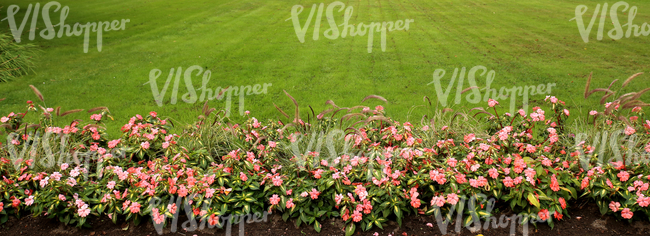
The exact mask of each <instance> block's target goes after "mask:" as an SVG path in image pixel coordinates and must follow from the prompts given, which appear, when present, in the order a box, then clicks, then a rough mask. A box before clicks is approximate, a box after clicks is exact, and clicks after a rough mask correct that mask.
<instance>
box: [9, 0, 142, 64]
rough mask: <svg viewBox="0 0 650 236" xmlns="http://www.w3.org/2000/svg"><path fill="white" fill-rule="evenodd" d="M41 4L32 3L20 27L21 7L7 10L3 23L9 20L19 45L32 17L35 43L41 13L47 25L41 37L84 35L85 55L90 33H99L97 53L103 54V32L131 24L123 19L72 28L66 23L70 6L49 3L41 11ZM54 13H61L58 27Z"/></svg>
mask: <svg viewBox="0 0 650 236" xmlns="http://www.w3.org/2000/svg"><path fill="white" fill-rule="evenodd" d="M40 6H41V4H40V3H36V4H34V5H32V4H31V3H30V4H29V5H28V6H27V12H26V13H25V16H24V17H23V20H22V22H20V26H18V25H17V24H16V19H15V17H16V14H17V13H18V12H19V11H20V7H19V6H18V5H11V6H9V7H8V8H7V17H5V18H4V19H2V21H5V20H7V21H8V22H9V28H10V29H11V33H12V34H13V36H14V39H15V40H16V42H17V43H20V42H21V37H22V34H23V30H24V29H25V25H26V24H27V22H28V21H29V17H30V16H31V17H32V19H31V25H30V27H31V28H30V30H29V40H30V41H33V40H34V38H35V37H36V23H37V22H38V18H39V13H40V14H41V15H42V19H43V22H44V23H45V29H43V30H41V32H40V34H39V35H40V36H41V37H42V38H43V39H45V40H50V39H53V38H54V37H55V36H56V37H57V38H61V37H63V33H64V32H65V36H67V37H71V36H81V35H82V34H83V35H84V53H88V45H89V40H90V32H91V31H92V32H96V33H97V51H98V52H101V51H102V35H103V32H108V31H111V30H112V31H117V30H124V29H126V23H128V22H130V20H129V19H122V20H121V21H118V20H114V21H112V22H108V21H99V22H92V23H91V22H88V23H86V24H79V23H75V24H74V26H70V25H68V24H66V23H65V20H66V18H67V17H68V13H69V12H70V8H69V7H68V6H64V7H63V8H62V7H61V4H60V3H59V2H48V3H46V4H45V5H43V8H42V9H40ZM52 7H56V8H54V10H52V12H58V11H59V10H60V11H61V12H60V19H59V23H58V24H56V25H53V24H52V20H51V19H50V10H51V9H52ZM55 26H58V27H59V31H58V33H57V32H56V31H55V30H54V27H55Z"/></svg>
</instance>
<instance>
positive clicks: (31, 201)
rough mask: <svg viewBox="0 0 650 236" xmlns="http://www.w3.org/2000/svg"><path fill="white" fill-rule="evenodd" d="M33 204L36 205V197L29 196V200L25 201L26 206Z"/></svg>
mask: <svg viewBox="0 0 650 236" xmlns="http://www.w3.org/2000/svg"><path fill="white" fill-rule="evenodd" d="M32 204H34V195H32V196H29V198H27V199H25V205H27V206H31V205H32Z"/></svg>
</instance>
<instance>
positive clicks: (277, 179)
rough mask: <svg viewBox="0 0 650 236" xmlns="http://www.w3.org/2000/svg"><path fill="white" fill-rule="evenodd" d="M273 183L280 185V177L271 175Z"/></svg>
mask: <svg viewBox="0 0 650 236" xmlns="http://www.w3.org/2000/svg"><path fill="white" fill-rule="evenodd" d="M273 185H275V186H280V185H282V179H281V178H280V176H275V177H273Z"/></svg>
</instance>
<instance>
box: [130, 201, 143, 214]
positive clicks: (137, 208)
mask: <svg viewBox="0 0 650 236" xmlns="http://www.w3.org/2000/svg"><path fill="white" fill-rule="evenodd" d="M129 210H131V213H138V212H140V203H138V202H133V203H131V207H129Z"/></svg>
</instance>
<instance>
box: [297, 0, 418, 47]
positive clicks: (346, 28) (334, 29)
mask: <svg viewBox="0 0 650 236" xmlns="http://www.w3.org/2000/svg"><path fill="white" fill-rule="evenodd" d="M317 6H318V14H317V15H316V21H314V33H313V36H312V39H313V40H314V41H316V40H318V38H319V35H320V26H321V21H322V19H323V10H324V8H325V4H323V3H321V4H320V5H317V4H314V5H313V6H312V7H311V12H310V13H309V16H308V17H307V20H306V21H305V23H304V24H303V25H300V19H299V18H298V15H300V13H302V11H303V10H304V9H305V7H303V6H301V5H295V6H293V7H292V8H291V18H289V19H287V21H288V20H291V21H292V22H293V27H294V29H295V31H296V36H297V37H298V40H299V41H300V42H301V43H304V42H305V34H306V33H307V30H308V29H309V25H310V24H311V21H312V18H313V17H314V13H315V12H316V7H317ZM337 8H338V12H342V11H343V10H345V14H344V17H343V23H342V24H339V25H337V23H336V20H335V19H334V15H335V12H334V11H335V10H336V9H337ZM353 11H354V8H353V7H352V6H348V7H347V8H346V7H345V4H344V3H342V2H340V1H336V2H333V3H330V4H329V5H328V6H327V11H326V12H325V18H326V19H327V23H328V24H329V26H330V27H329V29H327V30H325V32H324V33H323V36H324V37H325V38H328V39H332V40H334V39H338V38H339V36H340V37H341V38H346V37H347V36H350V37H354V36H364V35H366V33H367V34H368V36H367V37H368V53H372V46H373V43H374V39H373V37H374V33H381V51H382V52H385V51H386V33H387V32H388V31H397V30H405V31H408V30H409V26H410V25H409V24H410V23H413V22H415V20H414V19H405V20H404V21H402V20H397V21H395V22H392V21H384V22H371V23H370V24H364V23H363V22H359V23H358V24H356V26H355V24H352V23H351V22H350V18H352V13H353ZM339 26H342V27H343V28H342V29H341V30H340V29H339Z"/></svg>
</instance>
